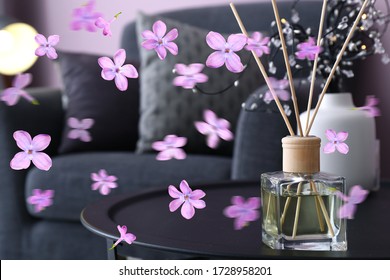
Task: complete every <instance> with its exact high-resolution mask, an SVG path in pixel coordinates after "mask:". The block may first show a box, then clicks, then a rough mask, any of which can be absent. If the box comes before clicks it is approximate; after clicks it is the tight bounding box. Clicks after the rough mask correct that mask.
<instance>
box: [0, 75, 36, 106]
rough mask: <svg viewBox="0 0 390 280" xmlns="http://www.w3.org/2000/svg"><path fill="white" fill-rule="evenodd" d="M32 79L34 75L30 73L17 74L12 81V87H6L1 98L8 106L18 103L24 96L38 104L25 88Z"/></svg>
mask: <svg viewBox="0 0 390 280" xmlns="http://www.w3.org/2000/svg"><path fill="white" fill-rule="evenodd" d="M31 80H32V75H31V74H29V73H27V74H18V75H16V76H15V78H14V79H13V81H12V87H10V88H7V89H5V90H4V91H3V92H2V93H1V95H0V100H1V101H4V102H5V103H6V104H7V105H8V106H14V105H15V104H16V103H18V101H19V98H20V97H23V98H24V99H26V100H27V101H29V102H31V103H32V104H34V105H38V104H39V102H38V101H37V100H36V99H35V98H34V97H32V96H31V95H30V94H29V93H28V92H27V91H25V90H23V89H24V88H25V87H27V86H28V85H29V84H30V83H31Z"/></svg>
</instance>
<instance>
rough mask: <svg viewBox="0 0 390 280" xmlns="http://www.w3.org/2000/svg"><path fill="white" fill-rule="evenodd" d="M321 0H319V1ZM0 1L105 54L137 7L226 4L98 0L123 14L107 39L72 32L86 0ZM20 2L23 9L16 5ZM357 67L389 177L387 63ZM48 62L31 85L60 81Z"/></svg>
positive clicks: (359, 91)
mask: <svg viewBox="0 0 390 280" xmlns="http://www.w3.org/2000/svg"><path fill="white" fill-rule="evenodd" d="M264 1H269V0H243V1H238V0H237V1H235V3H244V2H247V3H250V2H264ZM318 1H321V0H318ZM3 2H4V4H5V5H4V6H5V10H6V12H7V13H8V14H10V15H13V16H15V17H16V18H19V19H20V20H22V21H25V22H27V23H30V24H31V25H33V26H34V27H35V28H37V30H38V31H39V32H40V33H42V34H45V35H50V34H59V35H60V36H61V42H60V44H59V46H58V48H59V49H61V50H66V51H75V52H88V53H95V54H102V55H109V56H112V54H113V53H114V52H115V50H117V49H118V47H119V44H120V33H121V30H122V28H123V26H124V25H125V24H126V23H128V22H129V21H131V20H134V18H135V16H136V14H137V12H138V11H143V12H145V13H150V14H152V13H157V12H162V11H168V10H174V9H183V8H190V7H201V6H212V5H220V4H226V5H228V3H229V2H230V1H228V0H185V1H184V0H181V1H178V0H164V1H160V0H141V1H130V0H128V1H125V0H97V1H96V3H97V9H98V10H99V11H101V12H103V13H104V15H105V17H106V18H110V17H112V16H114V15H115V14H116V13H118V12H122V13H123V14H122V15H121V16H120V18H119V19H118V20H117V21H116V22H115V23H114V24H113V25H112V31H113V37H112V38H106V37H103V36H101V35H100V34H96V33H88V32H86V31H78V32H75V31H71V30H70V29H69V23H70V21H71V13H72V10H73V9H74V8H75V7H78V6H80V5H82V4H83V3H86V2H87V0H68V1H55V0H34V1H31V0H0V9H1V4H2V3H3ZM378 2H379V3H378V4H379V5H380V6H381V7H380V8H381V9H382V10H384V11H385V10H386V9H385V4H384V3H383V1H378ZM21 7H22V8H21ZM383 43H384V46H385V48H386V50H387V51H388V52H390V30H389V31H388V32H387V34H386V35H385V37H384V39H383ZM359 64H360V67H359V70H358V71H357V72H356V73H355V75H356V77H355V78H353V79H352V83H353V88H354V89H353V95H354V100H355V104H356V105H357V106H362V105H363V104H364V100H365V96H366V95H376V96H377V97H379V98H380V100H381V104H380V108H381V109H382V117H380V118H377V127H378V129H377V134H378V138H379V139H380V140H381V143H382V144H381V149H382V153H381V155H382V158H381V169H382V176H384V177H386V178H389V179H390V146H389V145H386V143H390V134H389V133H387V127H388V124H389V123H390V110H387V108H389V107H390V79H389V77H390V65H387V66H385V65H383V64H382V63H381V62H380V57H371V58H369V59H367V60H366V61H362V62H361V63H359ZM54 70H55V69H54V68H53V63H52V62H51V61H49V60H48V59H39V60H38V63H36V65H35V66H34V67H33V68H32V69H31V72H33V73H34V85H35V86H47V85H49V86H55V87H57V86H59V84H60V82H59V81H58V79H57V77H56V75H55V74H54V73H55V71H54Z"/></svg>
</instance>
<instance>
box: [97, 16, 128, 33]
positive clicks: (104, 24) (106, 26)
mask: <svg viewBox="0 0 390 280" xmlns="http://www.w3.org/2000/svg"><path fill="white" fill-rule="evenodd" d="M121 13H122V12H120V13H117V14H116V15H115V16H114V17H113V18H112V19H111V20H110V21H106V20H105V19H104V18H102V17H99V18H98V19H97V20H96V21H95V25H96V26H97V27H99V28H101V29H103V35H104V36H109V37H111V36H112V32H111V23H113V22H114V21H115V20H116V19H118V17H119V15H120V14H121Z"/></svg>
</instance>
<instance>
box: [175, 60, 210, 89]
mask: <svg viewBox="0 0 390 280" xmlns="http://www.w3.org/2000/svg"><path fill="white" fill-rule="evenodd" d="M203 68H204V65H203V64H201V63H193V64H190V65H184V64H176V65H175V70H176V73H177V74H178V75H181V76H178V77H176V78H175V79H174V80H173V84H174V85H175V86H181V87H183V88H185V89H193V88H194V87H195V86H196V84H198V83H205V82H207V81H208V79H209V78H208V77H207V75H205V74H203V73H200V72H201V71H202V70H203Z"/></svg>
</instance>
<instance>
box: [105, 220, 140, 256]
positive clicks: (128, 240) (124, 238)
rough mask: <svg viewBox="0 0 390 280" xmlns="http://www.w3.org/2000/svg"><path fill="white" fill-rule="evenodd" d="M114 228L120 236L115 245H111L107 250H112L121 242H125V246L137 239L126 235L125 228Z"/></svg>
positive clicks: (132, 235)
mask: <svg viewBox="0 0 390 280" xmlns="http://www.w3.org/2000/svg"><path fill="white" fill-rule="evenodd" d="M116 228H117V229H118V231H119V233H120V234H121V236H120V237H119V239H118V240H117V241H116V242H115V244H114V245H112V247H111V248H110V249H109V250H112V249H114V248H115V247H116V246H117V245H118V244H119V243H120V242H122V241H125V242H126V243H127V244H129V245H130V244H131V243H133V242H134V240H136V239H137V237H136V236H135V235H134V234H132V233H127V226H120V225H118V226H117V227H116Z"/></svg>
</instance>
